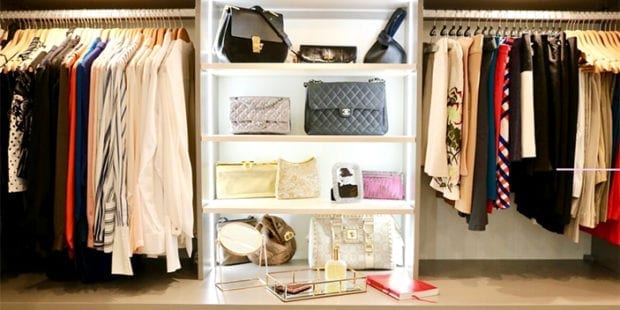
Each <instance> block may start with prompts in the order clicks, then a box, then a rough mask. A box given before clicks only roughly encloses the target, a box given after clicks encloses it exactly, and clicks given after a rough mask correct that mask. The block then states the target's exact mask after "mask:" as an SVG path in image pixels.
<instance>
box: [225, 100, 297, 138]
mask: <svg viewBox="0 0 620 310" xmlns="http://www.w3.org/2000/svg"><path fill="white" fill-rule="evenodd" d="M290 106H291V103H290V99H289V98H287V97H261V96H246V97H231V98H230V125H231V128H232V133H234V134H288V133H289V132H290V131H291V126H290V123H291V121H290V113H291V112H290V109H291V108H290Z"/></svg>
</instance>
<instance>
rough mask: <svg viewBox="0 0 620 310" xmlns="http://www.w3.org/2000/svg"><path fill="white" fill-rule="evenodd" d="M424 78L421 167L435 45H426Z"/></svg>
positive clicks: (424, 148) (423, 156)
mask: <svg viewBox="0 0 620 310" xmlns="http://www.w3.org/2000/svg"><path fill="white" fill-rule="evenodd" d="M423 49H424V56H423V57H424V68H423V74H424V78H423V80H422V89H424V91H423V92H422V130H421V132H420V148H421V150H420V157H421V159H420V161H421V162H420V165H421V166H424V165H425V163H424V161H425V160H426V148H427V144H428V141H427V139H428V127H429V123H428V119H429V114H430V108H431V97H432V95H431V93H432V87H433V83H434V82H433V63H434V61H435V52H436V51H437V46H436V45H435V43H424V48H423Z"/></svg>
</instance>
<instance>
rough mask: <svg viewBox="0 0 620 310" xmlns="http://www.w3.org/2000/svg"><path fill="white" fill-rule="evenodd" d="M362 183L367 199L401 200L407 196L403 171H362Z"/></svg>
mask: <svg viewBox="0 0 620 310" xmlns="http://www.w3.org/2000/svg"><path fill="white" fill-rule="evenodd" d="M362 183H363V184H364V198H366V199H393V200H401V199H404V198H405V188H404V187H403V174H402V173H399V172H380V171H362Z"/></svg>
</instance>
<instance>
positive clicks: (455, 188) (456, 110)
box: [431, 40, 463, 201]
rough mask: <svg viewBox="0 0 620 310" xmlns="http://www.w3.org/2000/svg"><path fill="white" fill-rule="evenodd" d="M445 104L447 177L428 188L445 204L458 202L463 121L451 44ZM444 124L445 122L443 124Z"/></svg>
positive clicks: (458, 51)
mask: <svg viewBox="0 0 620 310" xmlns="http://www.w3.org/2000/svg"><path fill="white" fill-rule="evenodd" d="M444 98H445V99H444V100H445V101H446V103H444V104H447V108H446V113H447V127H446V140H445V142H444V143H446V147H445V149H446V159H447V166H448V176H447V177H435V178H433V180H432V181H431V187H433V188H434V189H435V190H437V191H439V192H442V193H443V196H444V197H445V198H446V199H449V200H453V201H454V200H458V199H459V192H460V189H459V186H460V185H459V181H460V175H461V173H460V168H461V143H462V136H463V134H462V118H463V50H462V48H461V45H460V44H459V43H458V42H456V41H455V40H448V91H447V93H446V96H445V97H444ZM444 123H445V122H444Z"/></svg>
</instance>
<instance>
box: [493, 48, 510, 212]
mask: <svg viewBox="0 0 620 310" xmlns="http://www.w3.org/2000/svg"><path fill="white" fill-rule="evenodd" d="M511 44H512V39H511V38H508V39H506V40H505V41H504V43H502V44H501V45H500V46H499V49H498V52H497V64H496V70H495V94H494V100H495V127H496V134H495V143H496V148H497V151H496V167H495V171H496V182H497V183H496V186H497V187H496V197H497V198H496V200H495V201H494V206H495V207H496V208H500V209H506V208H508V207H510V179H509V175H510V145H509V143H510V137H509V127H510V126H509V119H510V97H509V90H510V72H509V65H508V64H509V57H508V54H509V53H510V48H511Z"/></svg>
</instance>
